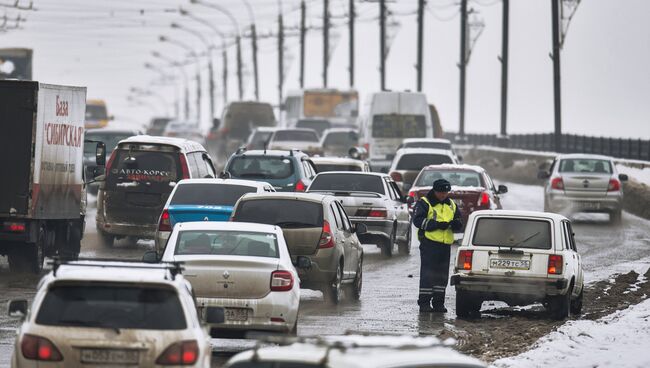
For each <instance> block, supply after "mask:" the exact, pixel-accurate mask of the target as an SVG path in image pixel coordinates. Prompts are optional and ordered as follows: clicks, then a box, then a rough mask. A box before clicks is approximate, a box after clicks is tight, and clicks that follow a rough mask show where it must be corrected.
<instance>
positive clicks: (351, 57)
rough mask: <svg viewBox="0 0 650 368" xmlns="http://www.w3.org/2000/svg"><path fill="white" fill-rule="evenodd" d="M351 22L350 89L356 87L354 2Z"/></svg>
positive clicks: (351, 7) (351, 1)
mask: <svg viewBox="0 0 650 368" xmlns="http://www.w3.org/2000/svg"><path fill="white" fill-rule="evenodd" d="M349 13H350V20H349V24H348V27H349V30H350V50H349V51H348V52H349V54H350V63H349V64H350V66H349V68H348V72H349V73H350V88H351V87H354V18H355V14H354V0H350V10H349Z"/></svg>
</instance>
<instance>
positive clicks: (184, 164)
mask: <svg viewBox="0 0 650 368" xmlns="http://www.w3.org/2000/svg"><path fill="white" fill-rule="evenodd" d="M178 156H179V157H180V158H181V172H182V173H183V179H189V178H190V170H189V167H188V166H187V159H186V158H185V155H184V154H182V153H179V154H178Z"/></svg>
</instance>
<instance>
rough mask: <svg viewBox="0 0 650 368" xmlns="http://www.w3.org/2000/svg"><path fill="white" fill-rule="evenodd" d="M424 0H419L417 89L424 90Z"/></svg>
mask: <svg viewBox="0 0 650 368" xmlns="http://www.w3.org/2000/svg"><path fill="white" fill-rule="evenodd" d="M424 1H425V0H418V55H417V58H418V59H417V65H416V68H417V73H418V74H417V83H416V84H417V91H418V92H422V57H423V47H424V5H425V4H424Z"/></svg>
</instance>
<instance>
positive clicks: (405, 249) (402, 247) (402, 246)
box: [397, 224, 411, 256]
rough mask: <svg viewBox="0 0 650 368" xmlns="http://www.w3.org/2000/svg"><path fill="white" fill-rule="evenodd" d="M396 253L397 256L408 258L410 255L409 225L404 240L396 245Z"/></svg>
mask: <svg viewBox="0 0 650 368" xmlns="http://www.w3.org/2000/svg"><path fill="white" fill-rule="evenodd" d="M397 251H398V252H399V254H401V255H404V256H408V255H409V254H411V225H410V224H409V227H408V230H406V240H403V241H401V242H399V243H398V245H397Z"/></svg>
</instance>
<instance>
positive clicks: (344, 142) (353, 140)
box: [323, 132, 358, 147]
mask: <svg viewBox="0 0 650 368" xmlns="http://www.w3.org/2000/svg"><path fill="white" fill-rule="evenodd" d="M357 141H358V140H357V134H356V133H354V132H336V133H329V134H328V135H327V136H326V137H325V140H324V141H323V145H325V146H345V147H352V146H354V145H356V144H357Z"/></svg>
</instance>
